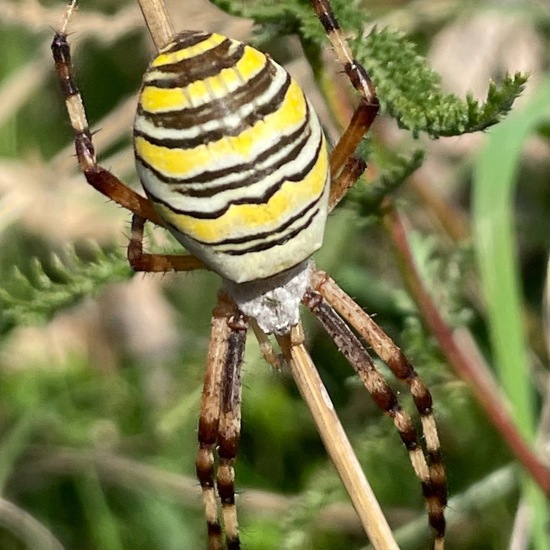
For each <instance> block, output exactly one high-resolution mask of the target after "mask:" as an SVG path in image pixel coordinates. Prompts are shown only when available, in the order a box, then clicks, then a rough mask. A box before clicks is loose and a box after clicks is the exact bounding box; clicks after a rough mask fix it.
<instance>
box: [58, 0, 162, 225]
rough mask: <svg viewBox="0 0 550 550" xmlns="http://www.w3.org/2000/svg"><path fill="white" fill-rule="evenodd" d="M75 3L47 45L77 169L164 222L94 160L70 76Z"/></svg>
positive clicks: (128, 204)
mask: <svg viewBox="0 0 550 550" xmlns="http://www.w3.org/2000/svg"><path fill="white" fill-rule="evenodd" d="M75 6H76V2H75V1H74V0H73V1H71V2H69V5H68V8H67V12H66V15H65V19H64V22H63V25H62V29H61V30H60V31H57V32H56V33H55V36H54V39H53V42H52V46H51V48H52V54H53V58H54V62H55V69H56V71H57V76H58V79H59V84H60V85H61V91H62V92H63V96H64V97H65V104H66V107H67V112H68V114H69V119H70V121H71V126H72V128H73V131H74V143H75V149H76V156H77V159H78V163H79V165H80V170H81V171H82V173H83V174H84V176H85V177H86V180H87V181H88V183H89V184H90V185H91V186H92V187H94V188H95V189H97V190H98V191H99V192H100V193H102V194H103V195H105V196H106V197H107V198H109V199H111V200H113V201H114V202H116V203H117V204H119V205H120V206H123V207H124V208H127V209H128V210H131V211H132V212H134V213H135V214H139V215H140V216H142V217H143V218H146V219H148V220H150V221H152V222H153V223H156V224H157V225H164V224H163V223H162V221H161V219H160V218H159V216H158V214H157V213H156V212H155V210H154V209H153V206H152V204H151V203H150V202H149V200H148V199H146V198H145V197H143V196H141V195H140V194H138V193H136V192H135V191H133V190H132V189H130V188H129V187H127V186H126V185H124V184H123V183H122V182H121V181H120V180H119V179H118V178H117V177H116V176H114V175H113V174H111V173H110V172H109V171H108V170H106V169H105V168H102V167H101V166H99V165H98V164H97V162H96V155H95V148H94V144H93V141H92V133H91V131H90V127H89V126H88V120H87V118H86V111H85V109H84V104H83V102H82V97H81V95H80V91H79V89H78V87H77V85H76V82H75V80H74V77H73V66H72V62H71V49H70V47H69V43H68V42H67V33H66V27H67V23H68V21H69V19H70V16H71V14H72V12H73V11H74V9H75Z"/></svg>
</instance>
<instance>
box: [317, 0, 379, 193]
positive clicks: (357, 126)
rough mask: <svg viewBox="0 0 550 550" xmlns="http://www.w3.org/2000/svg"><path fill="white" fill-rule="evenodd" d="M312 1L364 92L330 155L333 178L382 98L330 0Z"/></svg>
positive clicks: (348, 71) (341, 58)
mask: <svg viewBox="0 0 550 550" xmlns="http://www.w3.org/2000/svg"><path fill="white" fill-rule="evenodd" d="M310 1H311V4H312V6H313V8H314V9H315V12H316V13H317V17H318V18H319V21H320V22H321V24H322V25H323V27H324V28H325V31H326V33H327V35H328V38H329V40H330V42H331V44H332V47H333V48H334V51H335V53H336V56H337V58H338V60H339V61H340V63H342V65H343V66H344V70H345V72H346V74H347V76H348V78H349V80H350V82H351V84H352V85H353V87H354V88H355V89H356V90H357V91H358V92H359V94H360V96H361V99H360V101H359V105H358V106H357V107H356V109H355V112H354V113H353V116H352V118H351V120H350V122H349V124H348V127H347V128H346V130H345V131H344V133H343V134H342V136H341V138H340V140H339V141H338V143H337V144H336V146H335V148H334V150H333V151H332V154H331V156H330V168H331V177H332V179H333V180H334V179H336V177H337V175H338V174H339V172H340V171H341V170H342V168H343V167H344V166H345V165H346V163H347V160H348V159H349V157H351V156H352V155H353V153H354V152H355V149H356V148H357V146H358V145H359V142H360V141H361V139H362V138H363V136H364V135H365V134H366V133H367V132H368V131H369V128H370V127H371V125H372V123H373V121H374V119H375V118H376V114H377V113H378V108H379V102H378V97H377V95H376V90H375V88H374V85H373V83H372V81H371V79H370V76H369V75H368V73H367V71H366V70H365V68H364V67H363V66H362V65H361V64H360V63H359V62H358V61H357V60H356V59H355V58H354V56H353V53H352V51H351V48H350V47H349V44H348V41H347V40H346V37H345V36H344V34H343V33H342V30H341V29H340V25H339V24H338V21H337V20H336V16H335V15H334V12H333V11H332V8H331V6H330V3H329V2H328V0H310ZM340 193H341V195H340V196H339V197H336V200H335V201H334V203H337V202H339V200H340V198H341V197H342V195H343V193H345V188H343V189H341V190H340Z"/></svg>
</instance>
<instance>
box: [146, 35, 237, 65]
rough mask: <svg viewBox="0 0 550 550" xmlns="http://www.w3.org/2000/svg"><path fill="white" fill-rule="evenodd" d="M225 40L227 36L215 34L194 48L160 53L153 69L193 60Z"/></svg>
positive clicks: (153, 62)
mask: <svg viewBox="0 0 550 550" xmlns="http://www.w3.org/2000/svg"><path fill="white" fill-rule="evenodd" d="M224 40H227V38H226V37H225V36H222V35H220V34H213V35H212V36H210V37H209V38H208V39H207V40H203V41H202V42H199V43H198V44H195V45H194V46H189V47H188V48H182V49H180V50H176V51H175V52H171V53H162V52H161V53H160V54H159V55H157V57H155V59H153V61H152V63H151V66H152V67H162V65H170V64H171V63H178V61H183V60H184V59H191V58H192V57H195V56H197V55H200V54H202V53H204V52H207V51H208V50H211V49H212V48H215V47H216V46H218V45H219V44H221V43H222V42H223V41H224ZM172 46H173V43H172V44H168V46H166V49H169V48H171V47H172Z"/></svg>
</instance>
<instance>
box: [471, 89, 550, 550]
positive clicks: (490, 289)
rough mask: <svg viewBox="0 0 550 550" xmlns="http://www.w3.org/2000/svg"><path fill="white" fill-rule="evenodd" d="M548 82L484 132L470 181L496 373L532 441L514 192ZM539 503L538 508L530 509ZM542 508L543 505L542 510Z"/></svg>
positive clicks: (541, 541)
mask: <svg viewBox="0 0 550 550" xmlns="http://www.w3.org/2000/svg"><path fill="white" fill-rule="evenodd" d="M548 97H550V82H549V81H544V82H543V83H541V85H540V86H539V88H538V90H537V91H536V93H535V94H533V96H532V98H531V100H530V102H529V103H528V104H527V105H525V106H524V108H522V109H520V110H518V111H515V112H512V113H511V114H510V116H509V117H508V118H507V119H506V120H505V121H504V122H502V123H501V124H500V125H498V126H497V127H495V128H494V129H493V130H491V131H490V132H489V135H488V139H487V142H486V144H485V147H484V148H483V150H482V151H481V152H480V154H479V156H478V158H477V161H476V165H475V170H474V181H473V196H472V202H473V209H472V213H473V219H472V223H473V235H474V247H475V250H476V258H477V264H478V269H479V272H480V277H481V286H482V289H483V294H484V297H485V300H486V304H487V316H488V325H489V331H490V336H491V345H492V354H493V359H494V365H495V370H496V372H497V375H498V377H499V379H500V381H501V384H502V386H503V389H504V391H505V392H506V395H507V397H508V400H509V402H510V405H511V409H512V415H513V418H514V419H515V421H516V423H517V425H518V427H519V429H520V431H521V433H522V434H523V435H524V437H525V438H526V439H528V440H529V441H533V440H534V433H535V426H536V417H535V409H534V391H533V387H532V385H531V381H530V376H529V361H528V347H527V341H526V337H525V329H524V324H523V322H522V297H521V290H520V288H521V287H520V284H519V268H518V262H517V254H516V248H517V245H516V239H515V236H514V222H513V215H514V192H515V188H516V183H517V173H518V169H519V164H520V159H521V152H522V149H523V146H524V144H525V142H526V139H527V138H528V137H529V135H531V134H532V133H533V132H534V131H535V129H536V128H537V126H538V125H539V124H540V123H541V122H542V121H543V119H547V118H548V115H549V114H550V112H549V110H548ZM527 494H529V495H530V496H531V497H532V498H530V504H531V506H532V509H533V513H534V515H535V516H536V517H534V523H533V525H535V526H536V527H535V534H534V538H535V541H536V546H535V547H536V548H548V541H547V540H546V539H545V536H544V531H541V528H542V527H543V525H544V516H545V509H546V506H545V505H544V502H542V503H541V502H540V500H541V498H542V495H540V493H539V495H538V496H536V495H535V496H534V497H533V495H534V491H532V490H529V491H527ZM535 501H538V504H535ZM541 504H542V505H541Z"/></svg>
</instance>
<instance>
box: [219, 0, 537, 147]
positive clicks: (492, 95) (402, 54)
mask: <svg viewBox="0 0 550 550" xmlns="http://www.w3.org/2000/svg"><path fill="white" fill-rule="evenodd" d="M214 3H215V4H217V5H218V6H219V7H220V8H222V9H225V10H226V11H229V12H230V13H232V14H234V15H240V16H244V17H250V18H252V19H254V21H255V22H256V23H257V24H258V25H260V28H259V30H258V34H259V36H260V38H261V39H264V40H265V39H266V38H269V39H270V40H273V39H274V38H275V37H276V36H277V35H278V34H279V33H280V34H281V35H288V33H289V32H291V33H292V32H295V33H297V34H298V35H299V36H300V38H301V39H302V40H303V41H304V46H305V48H304V49H305V51H306V53H308V55H309V57H310V60H311V61H313V63H314V65H315V63H316V61H318V59H319V48H324V47H326V45H327V37H326V35H325V33H324V32H323V30H322V28H321V27H320V25H319V22H318V21H317V19H316V18H315V15H314V14H312V10H311V8H310V6H309V4H308V3H307V2H305V1H302V2H296V1H294V0H284V1H282V2H277V3H276V5H275V4H272V5H267V6H266V5H265V3H264V2H261V1H260V0H256V1H254V2H244V3H243V2H241V1H240V0H236V1H232V0H229V1H227V0H221V1H215V2H214ZM332 4H333V7H334V9H335V12H336V13H337V16H338V20H339V23H340V26H341V27H342V28H343V29H345V33H346V35H351V36H353V38H352V39H351V40H350V45H351V48H352V51H353V52H354V54H355V56H356V58H357V60H358V61H359V62H360V63H361V64H363V65H364V66H365V68H366V69H367V70H368V71H369V73H370V75H371V77H372V79H373V82H374V83H375V85H376V88H377V93H378V96H379V99H380V103H381V106H382V110H383V112H386V113H388V114H389V115H390V116H392V117H393V118H395V120H396V121H397V123H398V125H399V127H400V128H404V129H407V130H410V131H411V132H412V133H413V135H414V136H418V135H419V134H420V133H421V132H425V133H426V134H428V135H429V136H430V137H432V138H438V137H442V136H456V135H461V134H465V133H469V132H478V131H480V130H484V129H486V128H488V127H489V126H492V125H494V124H496V123H497V122H499V120H501V119H502V117H503V116H504V115H505V114H506V113H507V112H508V111H509V110H510V108H511V106H512V104H513V102H514V100H515V99H516V98H517V97H518V96H519V95H520V94H521V92H522V90H523V87H524V85H525V82H526V81H527V77H526V76H525V75H522V74H520V73H516V74H514V75H506V76H505V77H504V78H503V81H502V82H501V83H499V84H497V83H495V82H490V83H489V90H488V92H487V99H486V101H485V103H482V104H480V103H479V102H478V101H476V100H474V99H473V98H472V97H471V96H467V97H466V99H465V100H461V99H459V98H458V97H456V96H455V95H453V94H447V93H445V92H444V91H443V90H442V88H441V83H440V80H441V79H440V77H439V75H438V74H437V73H436V72H434V71H433V70H432V69H431V68H430V67H429V65H428V62H427V60H426V59H425V58H424V57H422V56H420V55H419V54H418V51H417V47H416V46H415V44H414V43H412V42H411V41H410V39H409V38H407V37H406V36H405V35H403V34H402V33H400V32H396V31H394V30H391V29H377V28H373V29H371V30H370V31H369V32H368V33H367V34H366V35H365V25H366V23H368V16H369V14H368V11H367V10H364V9H362V8H361V3H360V2H358V1H357V0H355V1H354V2H349V1H346V0H336V1H334V2H332ZM313 45H314V46H315V48H313V47H312V46H313ZM314 68H315V67H314Z"/></svg>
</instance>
